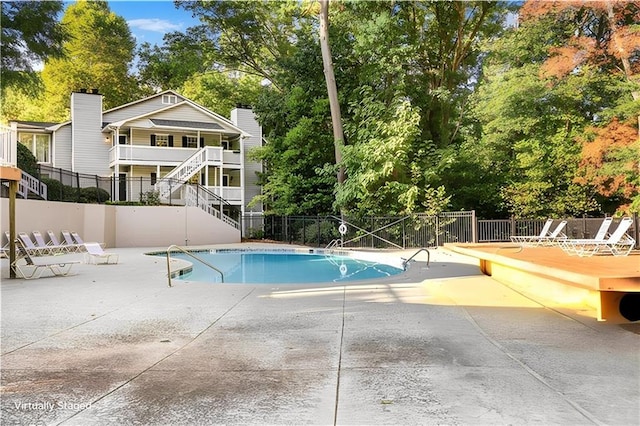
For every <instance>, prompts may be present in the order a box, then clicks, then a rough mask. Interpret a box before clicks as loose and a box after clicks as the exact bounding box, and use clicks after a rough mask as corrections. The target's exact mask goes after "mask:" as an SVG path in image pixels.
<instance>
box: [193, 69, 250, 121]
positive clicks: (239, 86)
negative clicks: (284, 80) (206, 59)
mask: <svg viewBox="0 0 640 426" xmlns="http://www.w3.org/2000/svg"><path fill="white" fill-rule="evenodd" d="M260 87H261V86H260V79H259V78H258V77H256V76H253V75H248V74H243V73H240V72H233V73H232V72H224V71H210V72H207V73H202V74H195V75H193V76H191V77H189V78H188V79H187V80H186V81H184V83H183V85H182V88H181V89H180V92H181V93H182V94H183V95H185V96H187V97H188V98H189V99H192V100H193V101H195V102H197V103H199V104H200V105H202V106H205V107H207V108H210V109H211V110H212V111H215V112H217V113H218V114H220V115H222V116H224V117H229V115H230V113H231V110H232V109H233V108H235V107H236V105H237V104H242V105H255V103H256V102H257V99H258V96H259V92H260Z"/></svg>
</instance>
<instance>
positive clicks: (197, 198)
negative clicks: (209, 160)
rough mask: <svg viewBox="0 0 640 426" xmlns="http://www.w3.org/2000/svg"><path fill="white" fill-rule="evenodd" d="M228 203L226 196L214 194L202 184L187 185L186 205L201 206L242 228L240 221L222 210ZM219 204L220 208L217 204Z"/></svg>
mask: <svg viewBox="0 0 640 426" xmlns="http://www.w3.org/2000/svg"><path fill="white" fill-rule="evenodd" d="M224 204H227V205H228V204H229V203H227V202H226V201H225V200H224V198H222V197H220V196H218V195H216V194H214V193H213V192H211V191H209V190H208V189H207V188H205V187H204V186H202V185H186V186H185V205H187V206H196V207H200V208H201V209H202V210H204V211H205V212H207V213H209V214H210V215H212V216H215V217H217V218H218V219H220V220H221V221H223V222H224V223H226V224H227V225H231V226H233V227H234V228H236V229H240V223H239V222H238V221H237V220H235V219H233V218H231V217H229V216H227V215H226V214H224V213H223V212H222V207H223V205H224ZM216 205H218V206H219V208H216V207H215V206H216Z"/></svg>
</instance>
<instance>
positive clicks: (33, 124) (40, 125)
mask: <svg viewBox="0 0 640 426" xmlns="http://www.w3.org/2000/svg"><path fill="white" fill-rule="evenodd" d="M14 123H18V124H19V125H20V127H21V128H23V129H24V128H28V129H41V130H48V127H51V126H55V125H56V124H58V123H50V122H44V121H20V120H15V121H14Z"/></svg>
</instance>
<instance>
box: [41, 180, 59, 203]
mask: <svg viewBox="0 0 640 426" xmlns="http://www.w3.org/2000/svg"><path fill="white" fill-rule="evenodd" d="M41 180H42V183H44V184H45V185H47V200H49V201H62V200H63V199H64V185H63V184H62V182H60V181H59V180H55V179H50V178H45V177H43V178H42V179H41Z"/></svg>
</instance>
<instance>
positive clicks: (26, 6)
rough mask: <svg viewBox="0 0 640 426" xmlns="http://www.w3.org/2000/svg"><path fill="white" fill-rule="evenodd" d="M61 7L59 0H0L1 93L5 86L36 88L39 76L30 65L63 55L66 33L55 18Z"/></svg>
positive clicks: (34, 89)
mask: <svg viewBox="0 0 640 426" xmlns="http://www.w3.org/2000/svg"><path fill="white" fill-rule="evenodd" d="M63 7H64V6H63V3H62V2H61V1H46V2H41V1H3V2H0V11H1V12H2V13H1V17H0V22H2V45H1V50H0V57H1V64H2V69H1V71H2V85H1V87H2V94H3V96H4V93H5V89H6V88H7V87H14V88H18V89H22V90H26V91H27V92H29V93H34V92H36V91H37V88H38V86H37V83H38V82H39V79H38V76H37V73H36V72H35V71H34V66H36V65H37V64H38V63H40V62H43V61H45V60H47V59H48V58H60V57H62V56H63V54H64V50H63V43H64V42H65V41H66V40H67V33H66V31H65V28H64V27H63V25H61V24H60V23H59V22H58V20H57V16H58V14H59V13H60V12H61V11H62V9H63ZM34 84H35V85H34Z"/></svg>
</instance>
